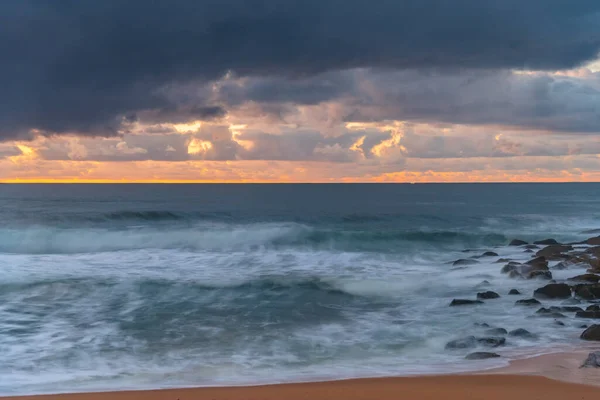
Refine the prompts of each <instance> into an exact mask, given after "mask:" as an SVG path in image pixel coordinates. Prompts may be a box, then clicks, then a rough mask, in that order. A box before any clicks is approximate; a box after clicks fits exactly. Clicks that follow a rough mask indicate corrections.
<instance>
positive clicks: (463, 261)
mask: <svg viewBox="0 0 600 400" xmlns="http://www.w3.org/2000/svg"><path fill="white" fill-rule="evenodd" d="M473 264H477V261H475V260H471V259H466V258H461V259H460V260H456V261H454V262H453V263H452V265H454V266H458V265H473Z"/></svg>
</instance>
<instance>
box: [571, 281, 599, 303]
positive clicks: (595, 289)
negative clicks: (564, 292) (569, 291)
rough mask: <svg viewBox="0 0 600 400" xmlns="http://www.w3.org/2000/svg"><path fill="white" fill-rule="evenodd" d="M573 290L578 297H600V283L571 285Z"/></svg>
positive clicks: (587, 298) (589, 298) (592, 298)
mask: <svg viewBox="0 0 600 400" xmlns="http://www.w3.org/2000/svg"><path fill="white" fill-rule="evenodd" d="M573 292H574V293H575V296H577V297H580V298H582V299H584V300H594V299H599V298H600V284H598V283H595V284H590V285H586V284H581V285H575V286H573Z"/></svg>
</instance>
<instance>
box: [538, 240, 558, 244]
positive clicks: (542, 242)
mask: <svg viewBox="0 0 600 400" xmlns="http://www.w3.org/2000/svg"><path fill="white" fill-rule="evenodd" d="M533 244H541V245H550V244H559V243H558V242H557V241H556V240H554V239H544V240H537V241H535V242H533Z"/></svg>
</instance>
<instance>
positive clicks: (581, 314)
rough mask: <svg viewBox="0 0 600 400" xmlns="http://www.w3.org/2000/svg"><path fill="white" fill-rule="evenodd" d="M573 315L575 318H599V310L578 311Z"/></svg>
mask: <svg viewBox="0 0 600 400" xmlns="http://www.w3.org/2000/svg"><path fill="white" fill-rule="evenodd" d="M575 316H576V317H577V318H590V319H600V311H579V312H578V313H577V314H575Z"/></svg>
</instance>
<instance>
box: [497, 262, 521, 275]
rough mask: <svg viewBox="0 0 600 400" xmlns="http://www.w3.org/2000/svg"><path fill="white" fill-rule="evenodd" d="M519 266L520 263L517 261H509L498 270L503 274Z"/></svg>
mask: <svg viewBox="0 0 600 400" xmlns="http://www.w3.org/2000/svg"><path fill="white" fill-rule="evenodd" d="M521 266H522V264H519V263H518V262H514V261H511V262H509V263H508V264H506V265H505V266H504V267H502V269H501V270H500V272H502V273H503V274H508V273H509V272H511V271H515V270H517V268H519V267H521Z"/></svg>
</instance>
